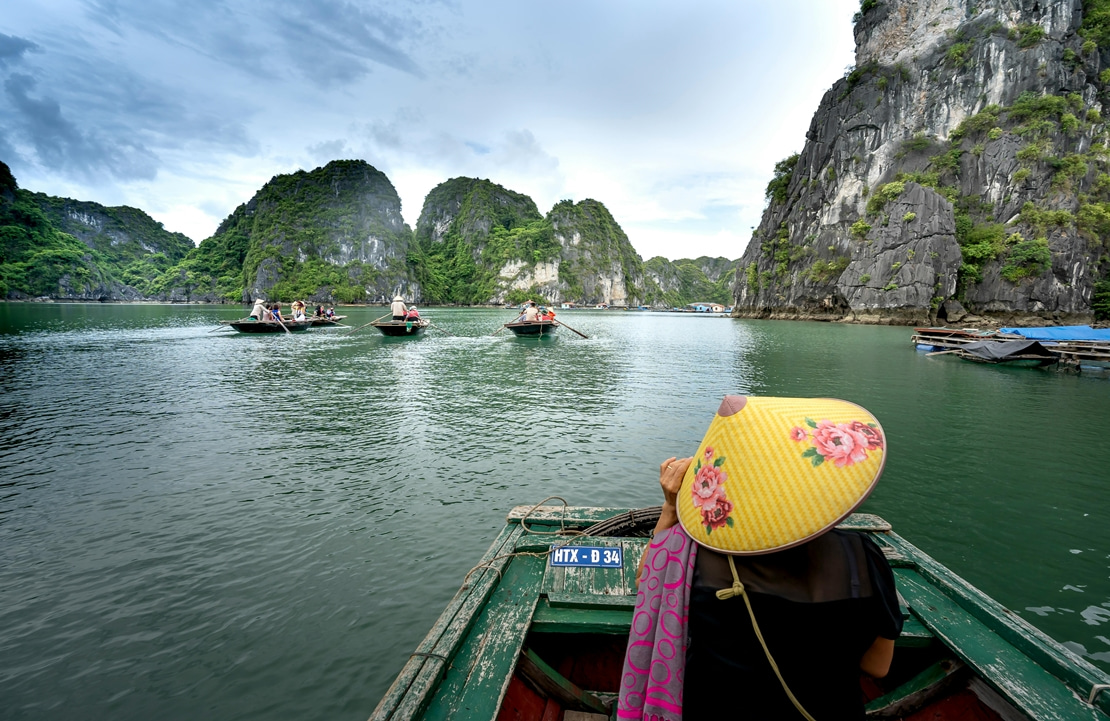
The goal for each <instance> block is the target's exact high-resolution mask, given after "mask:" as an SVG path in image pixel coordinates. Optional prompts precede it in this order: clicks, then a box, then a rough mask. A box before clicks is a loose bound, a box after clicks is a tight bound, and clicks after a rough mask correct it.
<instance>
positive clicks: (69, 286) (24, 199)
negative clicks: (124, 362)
mask: <svg viewBox="0 0 1110 721" xmlns="http://www.w3.org/2000/svg"><path fill="white" fill-rule="evenodd" d="M192 247H193V243H192V241H190V240H189V239H188V238H186V237H185V236H184V235H181V234H180V233H170V232H169V231H167V230H165V229H164V228H163V227H162V224H161V223H158V222H157V221H155V220H154V219H153V218H151V217H150V216H149V215H147V214H146V213H144V212H142V211H141V210H137V209H135V208H129V207H126V206H118V207H107V206H104V205H100V204H99V203H92V202H87V201H79V200H72V199H70V198H57V197H52V196H48V195H44V194H42V193H33V192H30V191H28V190H25V189H22V188H20V187H19V185H18V183H17V182H16V179H15V177H14V176H13V175H12V173H11V170H10V169H9V168H8V166H7V165H6V164H5V163H3V162H0V298H12V299H22V298H34V297H48V298H65V299H68V300H85V301H99V300H136V299H140V298H144V297H148V296H149V295H151V294H152V293H153V292H154V291H153V286H154V284H155V283H156V279H157V278H158V277H159V276H160V275H161V274H162V273H164V272H165V271H166V270H167V269H169V268H170V267H172V266H173V264H174V263H177V262H179V261H180V260H181V259H182V258H184V257H185V255H186V253H187V252H188V250H189V249H190V248H192Z"/></svg>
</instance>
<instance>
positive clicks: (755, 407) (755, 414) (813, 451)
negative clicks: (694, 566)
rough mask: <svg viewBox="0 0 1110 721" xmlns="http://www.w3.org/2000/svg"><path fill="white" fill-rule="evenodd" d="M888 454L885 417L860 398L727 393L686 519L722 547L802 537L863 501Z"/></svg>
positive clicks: (758, 548)
mask: <svg viewBox="0 0 1110 721" xmlns="http://www.w3.org/2000/svg"><path fill="white" fill-rule="evenodd" d="M885 460H886V440H885V437H884V436H883V430H882V428H881V427H880V426H879V422H878V421H877V420H876V419H875V417H874V416H873V415H871V414H870V413H869V412H868V411H866V410H864V409H863V408H861V407H860V406H857V405H856V404H854V403H849V402H848V401H842V400H836V399H833V398H759V397H753V398H748V397H745V396H725V399H724V400H723V401H722V402H721V406H720V408H719V409H718V410H717V414H716V416H715V417H714V418H713V421H712V423H710V424H709V430H708V431H707V432H706V434H705V438H703V439H702V442H701V445H700V446H698V453H697V455H696V456H694V462H693V463H691V464H690V467H689V468H688V469H687V471H686V475H685V477H684V478H683V480H682V487H681V488H680V489H679V492H678V500H677V506H678V519H679V523H681V524H682V527H683V528H684V529H685V530H686V533H688V534H689V535H690V537H691V538H692V539H694V541H696V542H697V543H698V544H700V545H702V546H705V547H706V548H710V549H713V550H715V551H720V552H722V553H729V554H736V555H757V554H763V553H770V552H772V551H778V550H782V549H784V548H789V547H791V546H796V545H798V544H800V543H804V542H805V541H808V540H810V539H812V538H814V537H816V536H819V535H821V534H822V533H824V532H825V531H828V530H830V529H831V528H832V527H833V526H835V525H836V524H837V523H839V522H840V521H842V520H844V518H846V517H847V516H848V514H850V513H851V512H852V511H853V510H855V509H856V508H857V507H858V506H859V505H860V504H861V503H863V501H864V499H866V498H867V496H868V495H869V494H870V493H871V491H872V489H874V487H875V484H876V483H877V482H878V480H879V475H880V474H881V473H882V470H883V464H884V462H885Z"/></svg>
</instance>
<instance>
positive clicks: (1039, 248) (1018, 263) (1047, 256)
mask: <svg viewBox="0 0 1110 721" xmlns="http://www.w3.org/2000/svg"><path fill="white" fill-rule="evenodd" d="M1017 237H1019V238H1020V237H1021V236H1017ZM1051 268H1052V251H1050V250H1049V249H1048V240H1046V239H1045V238H1036V239H1034V240H1022V241H1020V242H1018V243H1017V244H1015V245H1014V247H1013V248H1012V249H1011V250H1010V254H1009V256H1007V258H1006V263H1005V264H1004V265H1003V266H1002V277H1003V278H1005V279H1006V280H1008V281H1010V282H1011V283H1017V282H1018V281H1020V280H1022V279H1023V278H1031V277H1034V276H1037V275H1040V274H1042V273H1045V272H1047V271H1048V270H1050V269H1051Z"/></svg>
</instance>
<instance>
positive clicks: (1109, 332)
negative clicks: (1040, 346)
mask: <svg viewBox="0 0 1110 721" xmlns="http://www.w3.org/2000/svg"><path fill="white" fill-rule="evenodd" d="M999 331H1000V332H1002V333H1014V334H1017V335H1020V336H1023V337H1025V338H1028V339H1029V340H1101V341H1110V328H1100V329H1098V330H1096V329H1094V328H1092V327H1091V326H1089V325H1059V326H1053V327H1051V328H999Z"/></svg>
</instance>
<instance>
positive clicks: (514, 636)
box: [370, 506, 1110, 721]
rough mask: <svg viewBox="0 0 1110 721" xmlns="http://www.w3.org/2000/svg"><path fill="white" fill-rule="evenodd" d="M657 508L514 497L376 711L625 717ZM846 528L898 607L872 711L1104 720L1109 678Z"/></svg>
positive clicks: (947, 573) (870, 686)
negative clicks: (623, 696)
mask: <svg viewBox="0 0 1110 721" xmlns="http://www.w3.org/2000/svg"><path fill="white" fill-rule="evenodd" d="M658 515H659V509H658V508H654V509H640V510H627V509H616V508H584V507H579V508H575V507H560V506H540V507H528V506H519V507H517V508H514V509H513V510H512V511H511V512H510V513H509V514H508V518H507V519H506V524H505V527H504V528H503V529H502V530H501V532H500V534H498V536H497V538H496V539H495V540H494V542H493V543H492V545H490V547H489V550H488V551H487V552H486V554H485V555H484V556H483V557H482V558H481V559H480V560H479V561H478V562H477V564H476V565H475V566H474V568H473V569H472V570H471V572H470V573H468V574H467V575H466V577H465V578H464V579H463V584H462V587H461V588H460V589H459V591H458V593H456V594H455V597H454V598H453V599H452V600H451V601H450V603H449V604H448V605H447V608H446V609H444V611H443V613H442V614H441V615H440V617H439V620H437V621H436V622H435V624H434V625H433V626H432V628H431V630H430V631H429V632H428V634H427V636H425V638H424V640H423V641H422V642H421V643H420V645H419V646H418V647H417V648H416V649H415V651H414V652H413V653H412V654H411V655H410V656H409V658H408V661H407V662H406V663H405V665H404V667H403V668H402V669H401V672H400V673H399V674H398V675H397V678H396V680H395V681H394V682H393V685H392V686H391V687H390V688H389V690H388V691H387V692H386V694H385V696H384V697H383V698H382V699H381V701H380V703H379V704H378V706H377V708H376V709H375V710H374V712H373V714H372V715H371V716H370V718H371V720H372V721H386V720H387V719H388V720H391V721H399V720H401V719H406V720H407V719H446V718H456V719H498V720H499V721H508V720H509V719H523V720H525V721H544V720H547V719H567V720H569V719H578V720H584V719H596V720H597V721H601V720H602V719H616V718H618V716H617V712H616V704H615V699H616V697H617V693H618V691H619V689H620V685H621V670H622V662H623V660H624V654H625V647H626V644H627V640H628V635H629V630H630V628H631V624H632V618H633V610H634V608H635V606H636V585H635V576H636V568H637V563H638V561H639V559H640V555H641V553H642V552H643V550H644V547H645V545H646V544H647V543H648V538H647V536H648V533H649V532H650V531H651V529H652V528H653V527H654V525H655V523H656V519H657V517H658ZM839 528H843V529H851V530H856V531H862V532H864V533H866V534H868V535H869V536H870V537H871V538H872V539H873V540H874V541H875V542H876V543H877V544H878V546H879V547H880V548H881V549H882V552H883V554H884V555H885V556H886V558H887V560H888V561H889V562H890V565H891V566H892V567H893V570H894V574H895V578H896V581H897V588H898V592H899V602H900V608H901V613H902V616H903V619H904V623H903V628H902V633H901V635H900V637H899V638H898V639H897V641H896V643H895V653H894V661H893V665H892V667H891V669H890V673H889V675H887V676H886V678H884V679H882V680H881V681H880V680H875V679H872V678H870V677H866V676H862V675H861V679H860V692H861V693H862V694H863V695H864V697H865V698H866V699H868V700H867V703H866V709H867V716H868V718H886V719H912V720H914V721H923V720H924V719H930V720H934V721H945V720H951V719H979V720H992V721H1011V720H1013V719H1059V720H1061V721H1062V720H1064V719H1089V720H1090V721H1108V720H1110V675H1108V674H1106V673H1104V672H1102V671H1100V670H1099V669H1097V668H1095V667H1094V666H1092V665H1091V664H1090V663H1088V662H1086V661H1085V660H1083V659H1082V658H1079V657H1078V656H1076V655H1075V654H1073V653H1072V652H1071V651H1069V650H1068V649H1066V648H1064V647H1063V646H1062V645H1060V644H1059V643H1057V642H1056V641H1054V640H1053V639H1051V638H1049V637H1048V636H1047V635H1045V634H1044V633H1042V632H1041V631H1039V630H1038V629H1036V628H1034V627H1033V626H1032V625H1030V624H1029V623H1027V622H1026V621H1025V620H1023V619H1022V618H1020V617H1019V616H1018V615H1017V614H1015V613H1014V612H1013V611H1011V610H1009V609H1007V608H1005V607H1003V606H1002V605H1001V604H999V603H998V602H997V601H995V600H993V599H991V598H990V597H988V596H987V595H986V594H984V593H983V592H982V591H980V590H979V589H977V588H975V587H974V586H972V585H971V584H970V583H968V582H967V581H965V580H964V579H962V578H960V577H959V576H957V575H956V574H955V573H953V572H952V571H951V570H949V569H948V568H946V567H945V566H943V565H942V564H940V563H938V562H937V561H936V560H934V559H933V558H931V557H929V556H928V555H927V554H925V553H924V552H922V551H921V550H920V549H918V548H917V547H915V546H914V545H912V544H911V543H910V542H909V541H907V540H905V539H903V538H902V537H901V536H899V535H897V534H896V533H894V532H893V530H892V529H891V526H890V524H888V523H886V522H885V521H883V520H882V519H881V518H879V517H877V516H873V515H867V514H858V513H857V514H853V515H851V516H849V517H848V518H847V519H846V520H845V521H844V522H843V523H842V524H840V526H839ZM595 554H596V558H597V560H596V561H594V555H595ZM573 557H578V558H580V559H581V560H582V561H583V562H580V563H578V564H577V565H570V564H571V563H573V562H570V563H567V562H566V559H572V558H573ZM606 561H607V562H606ZM564 564H565V565H564ZM722 683H725V684H726V687H727V681H725V680H724V679H722Z"/></svg>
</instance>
